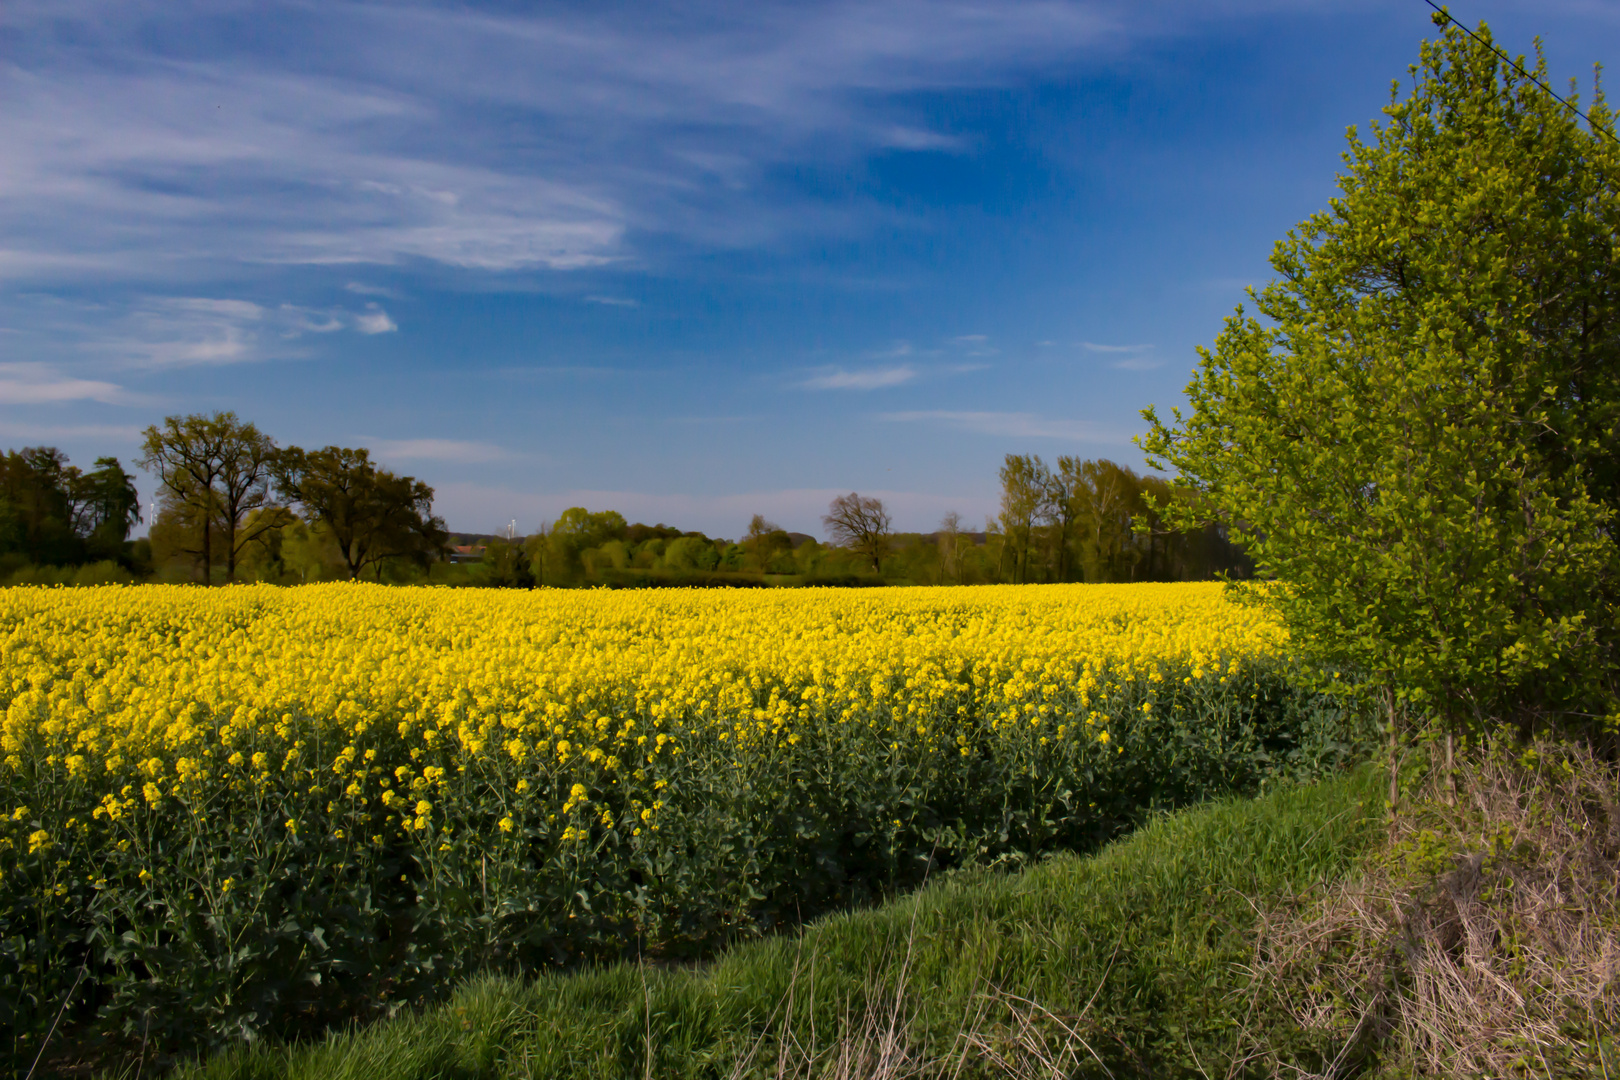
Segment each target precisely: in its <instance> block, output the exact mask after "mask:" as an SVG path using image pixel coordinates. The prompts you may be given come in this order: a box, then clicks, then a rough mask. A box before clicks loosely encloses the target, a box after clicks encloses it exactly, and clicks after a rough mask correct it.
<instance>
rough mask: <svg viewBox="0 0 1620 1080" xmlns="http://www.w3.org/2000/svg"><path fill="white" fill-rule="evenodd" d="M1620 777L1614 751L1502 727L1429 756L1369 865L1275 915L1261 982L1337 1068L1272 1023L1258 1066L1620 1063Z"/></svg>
mask: <svg viewBox="0 0 1620 1080" xmlns="http://www.w3.org/2000/svg"><path fill="white" fill-rule="evenodd" d="M1617 784H1620V771H1617V769H1616V766H1615V764H1614V763H1613V762H1606V761H1600V760H1598V759H1596V758H1595V757H1594V756H1593V755H1592V754H1591V753H1590V752H1589V751H1587V750H1583V749H1577V748H1571V747H1568V746H1561V745H1558V746H1555V745H1551V744H1546V745H1539V746H1536V747H1534V748H1532V749H1531V750H1530V751H1528V752H1522V751H1521V750H1519V749H1517V748H1514V747H1512V746H1511V744H1510V743H1508V742H1507V741H1502V742H1497V743H1493V744H1491V745H1489V746H1485V747H1482V748H1479V749H1477V750H1476V751H1475V752H1473V753H1470V754H1466V755H1463V756H1462V757H1461V758H1460V759H1459V760H1458V763H1457V765H1456V767H1455V769H1454V770H1453V771H1452V772H1451V774H1450V775H1447V772H1446V770H1445V768H1444V761H1443V758H1442V756H1441V755H1440V754H1438V753H1437V754H1435V755H1433V764H1432V765H1431V767H1430V768H1429V769H1428V770H1427V772H1426V774H1425V775H1423V776H1421V777H1420V778H1419V779H1418V781H1417V783H1416V784H1415V785H1414V786H1413V788H1412V790H1410V794H1409V797H1408V798H1407V799H1405V800H1403V802H1404V806H1403V809H1402V811H1401V813H1400V814H1399V815H1398V817H1397V818H1396V819H1395V822H1394V826H1393V830H1392V834H1393V842H1392V843H1391V844H1390V845H1389V847H1388V848H1387V849H1386V850H1385V851H1384V852H1383V853H1382V855H1381V857H1379V858H1378V859H1376V860H1375V861H1373V862H1372V863H1370V864H1369V865H1368V867H1367V870H1366V872H1365V873H1363V874H1362V875H1360V876H1358V877H1356V878H1354V879H1352V880H1348V881H1345V882H1341V883H1338V884H1336V885H1334V886H1332V887H1330V888H1329V890H1328V891H1327V895H1326V897H1325V898H1322V897H1318V898H1317V899H1316V900H1315V901H1303V900H1302V901H1298V902H1295V903H1293V904H1290V905H1288V906H1286V907H1284V908H1282V909H1274V910H1272V911H1270V912H1269V913H1268V914H1267V917H1266V918H1265V919H1264V920H1263V932H1262V937H1261V948H1260V952H1259V960H1258V962H1257V971H1256V975H1257V976H1259V977H1258V978H1257V979H1256V981H1255V986H1256V988H1257V996H1259V997H1265V998H1268V999H1269V1001H1268V1002H1267V1004H1269V1005H1270V1006H1272V1007H1277V1006H1279V1005H1280V1007H1281V1008H1282V1010H1283V1011H1284V1012H1285V1013H1286V1014H1287V1015H1289V1016H1291V1017H1292V1018H1293V1020H1294V1021H1295V1022H1296V1023H1297V1024H1298V1025H1299V1027H1300V1028H1301V1029H1302V1032H1303V1034H1304V1036H1305V1039H1306V1041H1307V1043H1314V1048H1315V1050H1316V1051H1317V1053H1318V1054H1319V1055H1320V1060H1322V1061H1323V1062H1325V1067H1324V1068H1321V1069H1320V1070H1318V1071H1306V1070H1304V1069H1301V1068H1300V1067H1299V1066H1298V1065H1297V1062H1298V1061H1300V1060H1309V1058H1310V1056H1311V1055H1309V1054H1306V1055H1300V1054H1298V1053H1295V1052H1288V1053H1284V1052H1281V1048H1279V1047H1278V1046H1277V1045H1275V1044H1274V1042H1273V1041H1272V1040H1270V1039H1269V1038H1268V1033H1267V1032H1254V1033H1252V1034H1251V1037H1250V1045H1249V1051H1250V1052H1249V1054H1248V1055H1247V1063H1248V1065H1249V1066H1250V1067H1253V1066H1257V1065H1259V1066H1264V1065H1269V1066H1270V1068H1271V1071H1272V1072H1273V1073H1274V1074H1275V1075H1295V1076H1309V1075H1315V1076H1324V1077H1342V1076H1349V1075H1375V1076H1469V1077H1485V1076H1537V1077H1563V1076H1583V1077H1588V1076H1598V1077H1606V1078H1615V1077H1620V1035H1617V1032H1620V795H1617ZM1259 1011H1260V1012H1261V1013H1264V1012H1265V1011H1266V1010H1265V1009H1264V1008H1262V1009H1260V1010H1259ZM1273 1015H1275V1014H1273ZM1293 1049H1294V1050H1296V1051H1297V1050H1298V1049H1300V1048H1299V1047H1298V1046H1297V1045H1296V1046H1295V1047H1294V1048H1293ZM1240 1063H1241V1059H1240ZM1240 1063H1235V1064H1234V1070H1236V1069H1237V1068H1239V1067H1240Z"/></svg>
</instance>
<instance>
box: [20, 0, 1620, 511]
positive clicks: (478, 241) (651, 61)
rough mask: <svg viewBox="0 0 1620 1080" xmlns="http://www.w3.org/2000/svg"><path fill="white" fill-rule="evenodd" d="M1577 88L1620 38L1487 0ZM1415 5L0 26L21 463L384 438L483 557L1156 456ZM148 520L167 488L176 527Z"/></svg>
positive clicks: (608, 7) (341, 8)
mask: <svg viewBox="0 0 1620 1080" xmlns="http://www.w3.org/2000/svg"><path fill="white" fill-rule="evenodd" d="M1451 10H1452V11H1453V13H1454V14H1456V15H1457V16H1458V17H1459V18H1461V19H1463V20H1464V21H1466V22H1469V23H1470V24H1472V23H1474V22H1476V21H1477V20H1479V19H1485V20H1487V21H1488V22H1490V24H1491V26H1492V28H1493V30H1494V31H1495V32H1496V34H1497V35H1498V37H1499V39H1501V40H1502V41H1503V43H1504V44H1505V45H1506V46H1507V47H1509V48H1510V49H1511V50H1512V51H1515V52H1523V51H1528V50H1529V48H1530V46H1531V39H1532V37H1533V36H1535V35H1537V34H1540V35H1541V36H1542V37H1543V38H1544V39H1545V42H1546V47H1547V52H1548V58H1549V62H1550V64H1551V67H1552V72H1553V74H1554V76H1555V78H1556V80H1557V83H1558V85H1559V86H1560V87H1561V86H1563V85H1564V83H1565V81H1566V80H1567V79H1568V78H1569V77H1571V76H1574V77H1577V78H1579V79H1580V81H1581V83H1582V85H1583V87H1585V88H1588V89H1589V87H1590V76H1591V65H1592V64H1593V63H1594V62H1605V61H1609V60H1611V59H1612V58H1613V56H1614V54H1615V52H1616V48H1615V46H1616V43H1617V41H1620V37H1617V35H1620V5H1616V4H1613V3H1597V2H1585V3H1582V2H1573V0H1571V2H1556V0H1548V2H1543V3H1536V4H1528V3H1518V4H1507V3H1485V2H1477V3H1476V2H1468V3H1459V4H1453V5H1452V6H1451ZM1428 14H1429V13H1428V9H1427V8H1426V7H1425V6H1424V5H1423V4H1422V2H1421V0H1389V2H1383V0H1362V2H1353V3H1352V2H1345V3H1335V2H1330V0H1321V2H1284V0H1274V2H1263V0H1253V2H1244V0H1227V2H1220V0H1204V2H1200V3H1191V2H1186V3H1183V2H1171V0H1166V2H1161V3H1146V2H1138V3H1129V2H1104V0H1072V2H1064V0H1037V2H1029V3H1015V2H1011V0H999V2H977V0H963V2H954V3H951V2H940V3H935V2H926V0H855V2H849V3H820V4H818V3H781V4H778V3H770V2H763V0H748V2H740V3H717V2H707V0H690V2H684V3H671V4H658V3H652V2H645V0H644V2H639V3H616V2H611V0H609V2H600V0H599V2H590V3H579V4H519V3H454V4H451V3H440V4H433V3H410V2H404V3H348V2H344V0H320V2H314V3H264V2H255V3H249V2H223V0H222V2H215V3H198V2H190V0H164V2H162V3H148V2H143V0H117V2H105V3H102V2H90V0H9V2H8V3H7V4H5V5H4V6H3V7H0V100H4V102H5V103H6V104H5V107H4V109H3V110H0V147H3V152H0V446H22V445H38V444H50V445H56V446H60V447H61V448H62V449H63V450H65V451H67V453H68V454H69V455H70V457H71V458H72V459H73V460H74V461H75V463H77V464H81V465H85V466H88V465H89V464H90V462H91V460H92V459H93V458H95V457H97V456H99V455H103V454H114V455H117V456H119V457H121V458H122V459H123V460H124V461H125V462H126V463H128V462H129V461H130V460H131V459H132V458H133V457H134V456H135V454H136V447H137V443H138V439H139V432H140V430H141V429H142V428H143V427H144V426H145V425H147V424H149V423H153V422H156V421H158V420H159V419H161V417H163V416H164V415H167V414H170V413H180V412H199V411H213V410H216V409H234V410H236V412H237V413H238V414H240V415H241V416H243V417H244V418H246V419H250V420H252V421H254V422H255V423H257V424H258V425H259V426H260V427H261V428H262V429H264V430H265V431H267V432H268V433H270V434H271V435H273V436H274V437H275V438H276V439H278V440H279V441H280V442H282V443H283V444H286V443H295V444H299V445H305V446H318V445H325V444H329V443H338V444H341V445H351V446H352V445H364V446H369V447H371V448H373V450H374V451H375V452H376V453H377V454H378V456H379V457H380V458H381V459H382V460H383V461H384V462H386V463H387V464H389V465H391V466H392V467H394V468H396V469H398V470H400V471H404V472H408V473H411V474H412V475H415V476H419V477H421V478H423V479H425V480H427V481H428V482H429V483H431V484H433V485H434V486H435V488H436V489H437V492H438V501H437V508H438V510H439V512H440V513H441V514H443V515H444V516H445V517H446V518H447V520H448V522H449V524H450V525H451V527H452V528H456V529H462V530H470V531H494V530H496V529H498V528H504V527H505V525H506V523H507V522H508V521H509V520H511V519H514V518H515V519H516V520H517V523H518V528H519V530H520V531H530V530H532V529H534V528H535V527H536V526H538V525H539V524H540V523H542V522H543V521H547V520H549V519H551V518H553V517H555V516H556V514H557V513H559V512H560V511H561V510H563V509H564V508H566V507H568V506H571V505H578V504H583V505H586V506H588V507H589V508H591V509H593V510H594V509H609V508H614V509H619V510H620V511H622V512H624V513H625V514H626V516H627V517H629V518H631V519H632V520H644V521H648V522H652V521H665V522H668V523H671V524H676V525H680V526H683V527H686V528H698V529H703V530H705V531H707V532H709V533H711V534H712V535H726V536H735V535H738V534H740V533H741V532H742V531H743V529H744V527H745V526H746V523H747V520H748V518H749V516H750V515H751V514H753V513H756V512H760V513H764V514H766V515H767V516H768V517H770V518H772V519H773V520H775V521H778V522H780V523H781V524H783V525H784V526H786V527H788V528H790V529H799V530H803V531H806V532H812V533H817V534H819V533H820V532H821V529H820V525H819V517H820V515H821V513H823V512H824V510H825V507H826V504H827V501H828V500H829V499H830V498H831V497H832V495H834V494H836V493H839V492H846V491H850V490H859V491H861V492H862V493H863V494H877V495H880V496H882V497H883V498H884V499H885V501H886V502H887V503H888V504H889V505H890V507H891V508H892V510H893V511H894V513H895V518H896V524H897V525H898V526H899V527H901V528H906V529H918V530H927V529H931V528H933V527H934V524H935V523H936V522H937V521H938V519H939V517H940V516H941V515H942V514H943V513H944V512H945V511H947V510H951V509H954V510H957V511H959V512H960V513H962V514H963V516H964V517H965V518H967V519H968V520H972V521H978V520H980V519H981V518H982V517H983V516H984V515H985V514H987V513H992V512H993V511H994V509H995V502H996V495H997V484H996V469H997V467H998V465H999V463H1000V461H1001V458H1002V456H1003V455H1004V454H1007V453H1028V452H1033V453H1039V454H1042V455H1044V456H1046V457H1047V458H1048V459H1051V458H1053V457H1055V456H1057V455H1059V454H1074V455H1078V456H1082V457H1112V458H1115V459H1116V460H1122V461H1129V462H1131V463H1133V464H1139V463H1140V456H1139V455H1138V454H1137V452H1136V451H1135V449H1134V447H1132V445H1131V443H1130V438H1131V436H1132V435H1133V434H1135V433H1137V432H1138V431H1139V430H1140V428H1141V422H1140V419H1139V416H1138V410H1139V409H1140V408H1142V407H1143V406H1144V405H1147V404H1149V403H1158V404H1160V405H1168V404H1173V403H1174V402H1176V401H1177V400H1179V397H1180V390H1181V387H1182V386H1183V385H1185V383H1186V382H1187V379H1188V376H1189V372H1190V370H1191V367H1192V364H1193V363H1194V360H1195V356H1194V352H1193V350H1194V347H1195V346H1197V345H1200V344H1207V343H1209V342H1210V341H1211V340H1212V339H1213V337H1214V336H1215V334H1216V333H1217V332H1218V331H1219V328H1220V323H1221V319H1222V318H1223V317H1224V316H1225V315H1226V314H1228V313H1229V312H1230V311H1231V309H1232V308H1233V307H1234V306H1235V305H1236V304H1237V303H1239V302H1240V301H1241V300H1242V298H1243V297H1242V290H1243V287H1244V286H1245V285H1247V284H1251V283H1258V282H1261V281H1263V280H1265V279H1266V277H1267V265H1266V257H1267V255H1268V254H1269V252H1270V249H1271V245H1272V244H1273V243H1274V242H1275V241H1276V240H1277V239H1278V238H1280V237H1281V236H1282V235H1283V234H1284V233H1285V232H1286V230H1287V229H1288V228H1289V227H1291V226H1292V225H1294V224H1295V223H1296V222H1298V221H1299V220H1300V219H1301V218H1303V217H1304V216H1306V215H1307V214H1309V213H1311V212H1313V211H1315V210H1317V209H1320V208H1322V207H1323V206H1325V204H1326V202H1327V200H1328V198H1329V197H1330V196H1331V195H1332V194H1333V189H1334V182H1335V176H1336V173H1337V171H1338V169H1339V167H1340V160H1339V154H1340V152H1341V151H1342V149H1343V145H1344V133H1345V129H1346V128H1347V126H1349V125H1351V124H1362V125H1365V123H1366V122H1367V121H1368V120H1370V119H1372V118H1374V117H1376V116H1377V114H1378V110H1379V109H1380V108H1381V107H1382V106H1383V105H1384V104H1385V103H1386V102H1387V100H1388V95H1389V88H1390V83H1391V81H1392V80H1394V79H1396V78H1399V77H1403V76H1404V74H1405V71H1406V68H1407V65H1408V64H1410V63H1412V62H1413V61H1414V60H1415V59H1416V56H1417V46H1418V42H1419V41H1420V40H1421V39H1422V38H1424V37H1426V36H1432V35H1433V34H1434V28H1433V27H1432V25H1431V24H1430V22H1429V18H1428ZM151 493H152V488H151V484H150V483H149V482H147V483H146V484H145V485H144V486H143V495H144V496H145V497H147V498H149V497H150V496H151Z"/></svg>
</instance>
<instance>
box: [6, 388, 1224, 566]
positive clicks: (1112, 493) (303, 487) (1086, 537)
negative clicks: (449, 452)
mask: <svg viewBox="0 0 1620 1080" xmlns="http://www.w3.org/2000/svg"><path fill="white" fill-rule="evenodd" d="M136 464H138V465H139V466H140V467H141V468H143V469H145V470H147V472H148V473H150V474H151V475H152V476H153V477H155V478H156V480H157V485H158V490H157V493H156V499H155V502H154V503H153V508H154V510H155V513H154V515H153V517H152V521H151V522H150V526H151V527H150V530H149V534H148V536H146V537H144V538H142V539H140V540H135V541H131V540H130V533H131V531H132V530H133V528H134V527H135V526H136V525H137V524H139V523H141V522H142V520H143V519H142V516H141V513H140V508H141V502H140V497H139V494H138V493H137V491H136V488H135V482H134V477H133V476H132V475H131V474H130V473H129V472H127V471H125V469H124V468H123V466H122V465H121V464H120V462H119V461H118V459H116V458H99V459H97V461H96V467H95V469H93V470H92V471H90V472H82V471H81V470H79V469H77V468H75V467H73V466H72V465H70V464H69V463H68V461H67V458H66V456H65V455H64V454H62V452H61V451H59V450H56V449H54V448H50V447H34V448H28V449H24V450H22V451H11V452H9V453H7V454H6V455H5V456H4V457H3V458H0V580H9V581H12V582H13V583H18V582H50V581H56V582H70V581H74V582H79V583H95V582H100V581H107V580H126V581H133V580H139V579H145V578H156V579H159V580H166V581H196V582H232V581H242V580H253V581H270V582H279V583H289V584H291V583H298V582H307V581H320V580H333V579H350V580H354V579H366V580H373V581H382V582H394V583H409V582H435V583H443V584H451V585H492V586H506V587H518V588H526V587H534V586H548V587H570V586H587V585H602V584H609V585H619V586H624V585H658V584H687V585H690V584H727V585H748V584H766V583H770V584H794V583H807V584H827V585H862V584H883V583H914V584H975V583H995V582H1015V583H1016V582H1036V581H1146V580H1180V579H1188V578H1198V577H1209V576H1211V575H1213V574H1215V573H1219V572H1223V571H1225V572H1236V573H1238V574H1239V575H1242V574H1243V573H1246V571H1247V563H1246V562H1245V561H1244V560H1243V557H1242V555H1241V553H1240V552H1239V551H1238V549H1237V548H1235V547H1234V546H1233V545H1232V544H1230V543H1229V542H1228V541H1227V539H1226V535H1225V533H1224V531H1223V530H1222V528H1221V527H1219V526H1214V525H1208V526H1202V527H1194V528H1184V529H1180V530H1177V529H1172V528H1169V527H1168V526H1166V525H1165V523H1164V519H1163V517H1162V514H1163V508H1164V507H1165V506H1166V505H1168V504H1169V503H1171V502H1173V501H1175V500H1176V499H1182V500H1183V501H1185V498H1186V497H1185V496H1184V495H1182V494H1180V493H1179V492H1178V491H1177V489H1175V488H1173V487H1171V486H1170V485H1169V484H1168V483H1166V482H1165V481H1163V480H1160V479H1158V478H1157V477H1151V476H1141V475H1139V474H1137V473H1136V472H1134V471H1133V470H1131V469H1130V468H1128V467H1126V466H1122V465H1118V464H1115V463H1114V462H1111V461H1106V460H1101V461H1081V460H1079V459H1075V458H1068V457H1060V458H1059V459H1058V460H1057V463H1056V465H1055V466H1053V467H1049V466H1048V465H1047V464H1046V463H1045V462H1044V461H1042V460H1041V459H1040V458H1039V457H1036V456H1032V455H1023V456H1020V455H1008V456H1007V458H1006V461H1005V463H1004V465H1003V466H1002V469H1001V481H1002V498H1001V512H1000V513H999V515H997V516H994V517H992V518H989V519H988V520H987V521H986V522H985V523H984V528H983V529H982V531H973V530H971V529H968V528H966V527H964V525H963V522H962V519H961V517H960V515H958V514H955V513H951V514H947V515H946V516H945V518H944V520H943V521H942V522H941V523H940V525H939V527H938V528H937V529H936V530H935V531H933V532H930V533H907V532H895V531H894V529H893V525H892V518H891V516H890V514H889V512H888V510H887V508H886V507H885V506H884V504H883V501H882V500H881V499H879V498H876V497H874V496H863V495H861V494H860V493H858V492H851V493H849V494H848V495H840V496H838V497H837V498H835V499H833V500H832V502H831V503H830V504H829V506H828V508H827V513H826V515H825V516H824V517H823V518H822V524H823V526H824V527H825V529H826V535H827V537H828V541H827V542H825V543H823V542H822V541H820V540H817V539H816V538H815V537H812V536H808V535H806V534H803V533H790V532H788V531H787V530H785V529H783V528H782V527H781V526H779V525H777V524H776V523H774V522H771V521H768V520H767V519H766V518H765V517H764V516H763V515H760V514H755V515H754V516H753V519H752V520H751V521H750V522H749V524H748V527H747V530H746V531H745V533H744V534H743V536H742V537H741V538H740V539H738V540H735V541H733V540H729V539H725V538H719V537H710V536H707V535H705V534H704V533H702V532H697V531H691V530H682V529H679V528H675V527H673V526H669V525H664V524H662V523H660V524H657V525H645V524H641V523H634V524H632V523H630V522H628V521H627V520H626V519H625V518H624V516H623V515H622V514H620V513H619V512H617V511H614V510H602V511H591V510H588V509H586V508H585V507H572V508H570V509H568V510H566V511H564V512H563V513H562V514H561V515H560V516H558V518H557V519H556V520H555V521H553V522H551V523H549V524H548V525H546V526H544V527H542V528H541V529H540V530H539V531H537V532H535V533H534V534H532V535H529V536H522V537H518V536H513V537H473V538H467V539H471V540H474V541H482V542H481V543H474V544H464V545H462V547H464V548H468V549H471V550H472V551H475V552H477V553H478V556H479V557H478V558H477V559H476V561H475V562H474V563H472V564H471V565H468V564H467V563H466V561H465V560H466V557H467V553H462V554H461V556H460V558H459V559H458V558H452V555H453V554H454V553H453V544H452V540H453V539H454V538H453V537H452V535H451V533H450V532H449V531H448V530H447V529H446V527H445V523H444V521H443V520H442V519H441V518H439V517H438V516H436V515H435V514H434V513H433V489H432V488H431V487H430V486H428V485H427V484H425V483H423V482H422V481H420V480H418V479H416V478H414V477H411V476H404V475H400V474H397V473H394V472H392V471H391V470H389V469H386V468H384V467H382V466H381V465H379V464H377V463H376V462H375V461H373V460H372V458H371V455H370V452H369V451H368V450H366V449H363V448H353V447H341V446H326V447H322V448H320V449H315V450H307V449H303V448H301V447H297V446H285V447H284V446H280V445H278V444H277V443H276V441H275V440H274V439H272V438H271V437H270V436H268V435H267V434H265V433H264V432H262V431H261V430H259V428H257V427H256V426H255V425H253V424H252V423H248V422H245V421H243V420H242V419H241V418H240V417H238V416H237V415H236V414H235V413H233V412H216V413H213V414H211V415H204V414H194V415H189V416H170V417H166V418H165V419H164V420H163V422H162V423H161V424H154V425H152V426H150V427H148V428H147V429H146V431H145V432H144V434H143V437H142V441H141V451H140V454H139V456H138V458H137V459H136ZM41 568H44V569H41ZM51 568H56V569H54V570H53V569H51Z"/></svg>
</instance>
